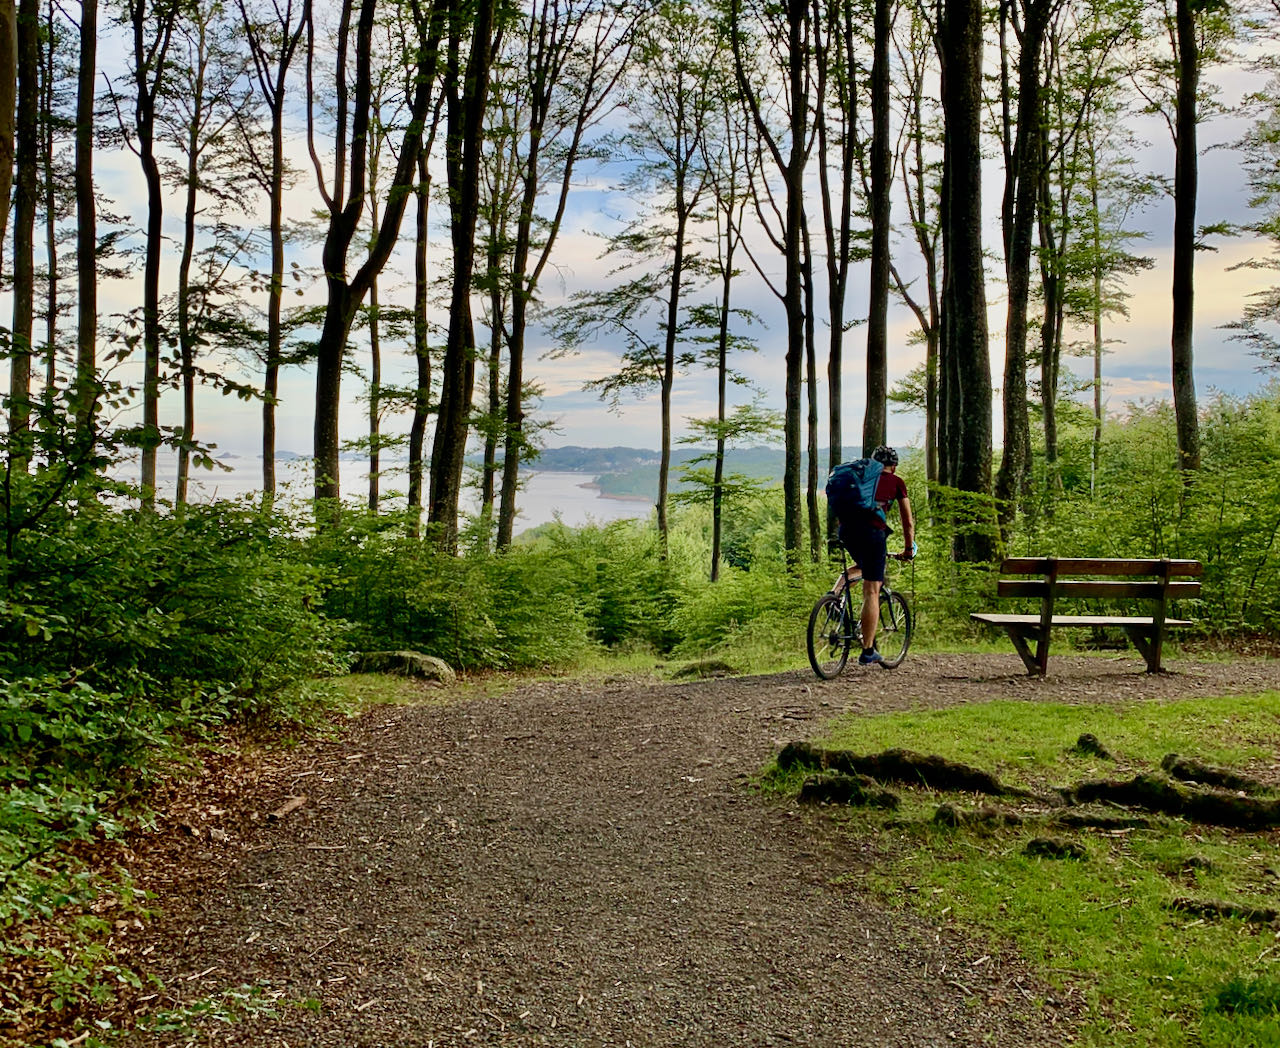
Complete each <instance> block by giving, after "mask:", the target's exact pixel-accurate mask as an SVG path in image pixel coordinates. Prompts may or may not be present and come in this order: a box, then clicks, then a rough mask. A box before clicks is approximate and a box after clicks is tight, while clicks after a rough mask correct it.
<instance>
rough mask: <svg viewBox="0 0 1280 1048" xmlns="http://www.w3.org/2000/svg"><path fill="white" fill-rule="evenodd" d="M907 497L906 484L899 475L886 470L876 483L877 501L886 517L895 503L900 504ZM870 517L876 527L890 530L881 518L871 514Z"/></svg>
mask: <svg viewBox="0 0 1280 1048" xmlns="http://www.w3.org/2000/svg"><path fill="white" fill-rule="evenodd" d="M906 497H907V485H906V482H905V481H904V480H903V479H902V478H901V477H900V476H898V474H896V473H890V472H889V471H888V470H885V471H884V472H883V473H881V474H880V479H879V480H878V481H876V501H877V502H878V503H880V508H881V509H882V510H884V511H885V514H886V515H887V514H888V512H889V507H890V506H891V505H893V503H895V502H900V501H901V500H902V499H904V498H906ZM868 516H871V520H872V523H873V524H874V525H875V526H876V527H878V528H883V529H884V530H886V531H887V530H888V529H889V525H888V524H886V523H885V522H884V521H882V520H881V519H880V518H879V517H875V516H872V515H871V514H868Z"/></svg>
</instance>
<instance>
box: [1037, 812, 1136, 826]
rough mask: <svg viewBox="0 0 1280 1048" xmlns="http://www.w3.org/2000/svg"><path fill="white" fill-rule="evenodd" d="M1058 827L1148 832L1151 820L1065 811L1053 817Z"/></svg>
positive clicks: (1130, 816)
mask: <svg viewBox="0 0 1280 1048" xmlns="http://www.w3.org/2000/svg"><path fill="white" fill-rule="evenodd" d="M1053 822H1054V824H1055V825H1057V826H1062V827H1065V828H1066V829H1069V830H1148V829H1150V828H1151V820H1150V819H1144V818H1142V817H1141V816H1139V815H1090V814H1089V813H1087V812H1074V811H1064V812H1059V813H1058V814H1056V815H1055V816H1054V817H1053Z"/></svg>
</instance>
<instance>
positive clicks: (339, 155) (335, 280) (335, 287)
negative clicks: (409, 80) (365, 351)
mask: <svg viewBox="0 0 1280 1048" xmlns="http://www.w3.org/2000/svg"><path fill="white" fill-rule="evenodd" d="M351 4H352V0H347V2H346V3H345V4H344V7H343V14H342V19H341V25H340V28H339V39H338V61H337V72H336V80H335V82H336V84H337V88H338V90H337V120H336V123H335V127H336V130H335V137H334V189H333V192H332V193H329V192H328V191H327V190H326V191H323V192H324V195H325V199H326V202H327V204H328V207H329V229H328V232H327V234H326V236H325V243H324V251H323V261H324V270H325V283H326V285H327V291H328V296H327V303H326V307H325V317H324V325H323V327H322V328H321V331H320V339H319V342H318V343H317V346H316V410H315V436H314V458H315V471H316V480H315V495H316V510H317V514H318V516H319V519H320V520H321V521H326V520H329V519H331V517H332V514H333V513H334V511H335V510H336V503H337V501H338V499H339V497H340V495H341V490H340V485H339V479H338V447H339V440H338V415H339V410H340V407H341V393H342V361H343V357H344V356H345V354H346V346H347V337H348V335H349V334H350V331H351V324H352V321H353V320H354V319H355V314H356V311H357V310H358V309H359V308H360V303H361V302H362V301H364V298H365V296H366V295H367V294H368V292H369V288H370V287H371V286H372V284H373V281H374V279H375V278H376V277H377V276H378V274H379V273H381V272H382V269H383V267H384V266H385V265H386V263H387V259H388V258H390V256H391V250H392V248H393V247H394V246H395V242H396V239H397V237H398V236H399V233H400V220H401V218H403V216H404V211H405V207H406V206H407V204H408V199H409V196H410V193H409V187H410V185H411V184H412V180H413V178H414V176H415V174H416V172H417V170H418V155H419V153H420V151H421V149H422V130H423V120H424V118H425V116H426V113H427V111H428V109H429V108H430V101H431V90H432V86H433V83H434V80H435V68H436V55H437V48H438V44H439V40H440V33H441V30H440V24H441V17H440V11H439V10H438V9H432V10H431V11H429V12H427V13H426V15H425V22H426V24H424V25H420V26H419V36H420V38H419V41H418V46H419V52H418V54H417V56H416V58H415V62H416V65H417V72H418V75H417V78H416V80H415V82H414V85H413V87H412V89H411V100H410V105H409V122H408V126H407V127H406V129H405V132H404V137H403V139H402V140H401V143H400V148H399V149H398V150H397V153H396V155H397V162H396V170H395V174H394V176H393V177H392V180H391V183H390V185H389V186H388V189H387V204H386V208H385V210H384V211H383V214H382V220H381V222H380V223H379V225H378V229H377V233H376V235H375V236H374V238H373V241H372V243H371V244H370V247H369V252H368V255H367V257H366V259H365V261H364V263H363V264H362V265H361V266H360V268H359V269H358V270H357V271H356V273H355V275H354V276H352V277H350V278H348V276H347V253H348V250H349V248H350V246H351V241H352V239H353V238H354V236H355V233H356V230H357V228H358V227H359V223H360V217H361V214H362V212H363V209H364V202H365V201H364V197H365V193H366V191H367V162H368V151H367V149H366V139H367V136H368V131H369V122H370V119H371V116H372V113H371V110H372V33H373V24H374V15H375V8H376V0H361V5H360V14H359V19H358V22H357V28H356V70H355V76H354V78H353V81H352V88H353V93H352V95H351V96H350V98H349V97H348V91H347V80H346V76H347V72H346V58H347V46H348V44H347V35H348V30H349V26H350V16H351ZM308 29H309V32H308V36H309V40H308V43H309V48H308V51H309V53H308V57H307V61H308V70H307V79H308V94H309V95H312V96H313V92H312V91H311V90H310V88H311V51H312V50H313V45H314V29H313V27H312V25H311V23H310V21H308ZM348 109H349V110H350V121H351V126H350V131H351V133H350V138H349V139H348V137H347V119H348ZM312 156H313V159H314V162H315V164H316V167H317V172H319V171H320V164H319V160H318V158H317V155H316V153H315V149H314V146H313V148H312ZM348 158H349V161H348ZM348 162H349V164H350V167H349V168H348ZM473 192H474V190H473ZM468 318H469V314H468Z"/></svg>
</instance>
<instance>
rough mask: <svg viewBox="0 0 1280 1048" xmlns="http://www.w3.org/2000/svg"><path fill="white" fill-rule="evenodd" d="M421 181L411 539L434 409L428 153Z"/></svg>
mask: <svg viewBox="0 0 1280 1048" xmlns="http://www.w3.org/2000/svg"><path fill="white" fill-rule="evenodd" d="M417 168H418V181H417V185H416V186H415V187H414V199H415V201H416V203H417V220H418V221H417V229H416V235H415V237H414V249H413V356H414V360H415V361H416V363H417V379H418V380H417V385H416V386H415V388H414V396H413V421H412V422H411V423H410V425H409V493H408V494H409V510H408V513H409V526H408V529H407V530H408V534H409V537H410V538H415V539H416V538H417V537H418V536H419V534H420V533H421V526H422V481H423V477H422V468H423V459H422V449H423V445H424V444H425V443H426V439H425V438H426V433H427V416H428V414H429V413H430V409H431V345H430V342H429V340H428V336H427V233H428V216H429V207H430V197H431V181H430V176H429V174H428V171H427V154H426V151H425V150H423V151H422V153H421V154H420V155H419V157H418V165H417Z"/></svg>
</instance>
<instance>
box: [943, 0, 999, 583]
mask: <svg viewBox="0 0 1280 1048" xmlns="http://www.w3.org/2000/svg"><path fill="white" fill-rule="evenodd" d="M940 52H941V58H942V64H943V90H942V102H943V113H944V118H945V121H946V151H945V157H944V161H943V163H944V167H945V174H944V179H943V181H944V194H945V200H944V215H943V227H942V233H943V264H944V277H943V289H944V290H943V302H942V317H943V320H942V337H943V345H942V354H943V357H944V360H945V367H946V372H947V374H946V383H947V390H946V392H947V395H948V397H949V398H950V403H949V404H948V409H947V427H948V432H947V433H946V434H944V439H945V440H946V442H947V447H948V448H949V450H950V451H951V455H950V457H951V462H950V469H949V475H948V478H947V482H949V483H950V484H951V485H952V486H954V487H956V488H958V489H959V490H960V491H962V492H968V493H971V494H974V495H978V496H989V495H990V494H991V359H990V353H989V349H988V343H987V296H986V283H985V279H984V274H983V257H982V217H983V215H982V5H981V3H980V2H979V0H947V4H946V10H945V15H944V18H943V21H942V26H941V47H940ZM961 524H962V525H963V527H962V528H961V529H960V531H959V532H958V541H957V546H956V549H955V554H956V556H957V558H958V559H961V560H966V561H985V560H990V559H991V558H992V557H993V555H994V552H995V551H994V544H993V542H992V537H991V535H990V532H989V530H988V528H987V527H986V526H985V525H986V524H987V522H986V521H985V520H984V519H983V511H982V509H981V508H978V507H975V508H974V509H972V510H971V511H969V512H967V514H966V516H965V519H964V520H962V521H961Z"/></svg>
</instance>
